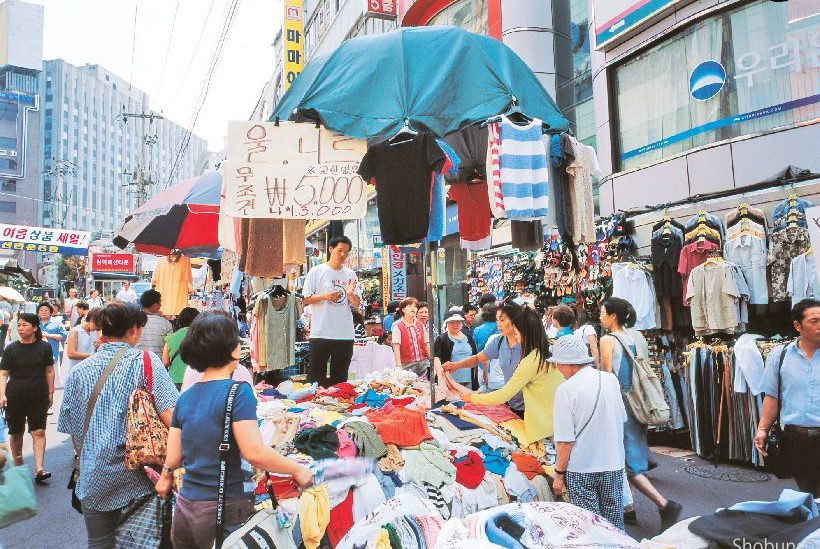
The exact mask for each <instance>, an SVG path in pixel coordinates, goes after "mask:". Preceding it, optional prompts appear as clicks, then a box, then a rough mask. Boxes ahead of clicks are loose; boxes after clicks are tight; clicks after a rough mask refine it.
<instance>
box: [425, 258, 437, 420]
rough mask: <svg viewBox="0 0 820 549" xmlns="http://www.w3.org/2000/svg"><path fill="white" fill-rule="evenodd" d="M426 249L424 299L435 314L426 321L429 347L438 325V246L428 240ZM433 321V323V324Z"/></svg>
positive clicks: (433, 377)
mask: <svg viewBox="0 0 820 549" xmlns="http://www.w3.org/2000/svg"><path fill="white" fill-rule="evenodd" d="M426 247H427V249H426V250H425V252H424V254H423V255H422V257H423V258H425V260H426V261H425V263H427V264H428V265H429V267H430V276H429V278H428V276H427V269H426V266H425V269H424V277H425V281H424V282H425V284H424V285H425V288H424V293H425V297H426V298H427V299H426V301H427V302H428V303H429V306H428V309H430V310H432V311H435V314H434V315H432V316H433V317H434V319H431V320H430V322H428V327H427V330H428V331H429V332H430V333H429V339H430V342H431V347H432V343H433V334H434V330H433V326H438V324H439V311H438V302H439V292H438V285H437V281H438V276H437V274H438V273H437V269H436V263H437V262H436V258H435V255H434V254H435V253H436V252H435V250H436V248H437V247H438V246H437V245H436V243H433V242H428V243H427V246H426ZM428 288H429V295H428V293H427V292H428ZM434 323H435V324H434ZM434 362H435V358H434V357H432V356H431V357H430V409H431V410H432V409H433V406H435V404H436V368H435V364H434Z"/></svg>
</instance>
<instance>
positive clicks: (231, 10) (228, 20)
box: [168, 0, 241, 185]
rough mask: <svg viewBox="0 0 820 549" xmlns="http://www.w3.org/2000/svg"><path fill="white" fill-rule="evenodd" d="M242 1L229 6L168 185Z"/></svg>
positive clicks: (179, 160)
mask: <svg viewBox="0 0 820 549" xmlns="http://www.w3.org/2000/svg"><path fill="white" fill-rule="evenodd" d="M240 3H241V0H232V3H231V4H230V5H229V6H228V8H227V10H226V15H225V22H224V24H223V26H222V33H221V34H220V36H219V39H218V41H217V44H216V47H215V48H214V53H213V56H212V58H211V63H210V65H209V67H208V72H207V73H206V75H205V81H204V82H203V85H202V91H201V92H200V94H199V98H198V99H197V103H196V107H195V108H194V111H193V113H192V116H191V122H190V124H189V125H188V128H189V129H187V130H186V131H185V134H184V136H183V138H182V144H181V146H180V148H179V151H178V152H177V155H176V157H175V159H174V163H173V165H172V167H171V172H170V173H169V175H168V185H170V184H171V182H172V181H173V179H174V176H175V175H176V172H177V169H178V168H179V166H180V165H181V163H182V159H183V158H184V157H185V153H186V151H187V150H188V146H189V145H190V143H191V135H192V134H193V130H194V127H196V122H197V119H198V118H199V113H200V112H201V111H202V107H203V106H204V105H205V101H206V100H207V98H208V92H209V91H210V88H211V80H212V78H213V75H214V72H215V70H216V66H217V64H218V63H219V59H220V57H221V56H222V50H223V49H224V47H225V42H226V40H227V37H228V34H230V31H231V27H232V26H233V21H234V18H235V17H236V12H237V11H238V9H239V4H240Z"/></svg>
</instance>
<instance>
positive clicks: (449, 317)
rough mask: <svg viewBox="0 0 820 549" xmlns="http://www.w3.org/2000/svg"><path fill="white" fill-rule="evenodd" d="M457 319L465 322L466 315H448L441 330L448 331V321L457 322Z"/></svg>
mask: <svg viewBox="0 0 820 549" xmlns="http://www.w3.org/2000/svg"><path fill="white" fill-rule="evenodd" d="M456 321H458V322H464V317H463V316H461V315H460V314H458V313H454V314H451V315H450V316H448V317H447V318H445V319H444V323H443V324H442V325H441V331H442V332H446V331H447V323H448V322H456Z"/></svg>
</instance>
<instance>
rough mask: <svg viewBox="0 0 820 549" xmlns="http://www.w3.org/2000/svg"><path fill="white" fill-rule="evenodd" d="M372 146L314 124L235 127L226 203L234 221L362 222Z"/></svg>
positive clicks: (230, 130)
mask: <svg viewBox="0 0 820 549" xmlns="http://www.w3.org/2000/svg"><path fill="white" fill-rule="evenodd" d="M366 151H367V143H366V142H365V141H362V140H359V139H353V138H350V137H345V136H343V135H339V134H336V133H334V132H331V131H329V130H326V129H325V128H317V127H315V126H314V125H313V124H298V123H295V122H282V123H281V124H279V126H277V125H275V124H273V123H255V122H229V123H228V157H227V159H226V160H225V162H224V163H223V166H224V169H225V197H224V199H223V203H222V211H223V213H224V214H225V215H228V216H230V217H267V218H286V219H361V218H363V217H364V216H365V214H366V213H367V189H366V188H365V187H366V185H365V182H364V181H363V180H362V178H361V176H359V175H358V174H357V173H356V172H357V171H358V169H359V162H361V159H362V158H363V157H364V154H365V152H366Z"/></svg>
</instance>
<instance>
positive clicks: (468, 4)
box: [427, 0, 489, 34]
mask: <svg viewBox="0 0 820 549" xmlns="http://www.w3.org/2000/svg"><path fill="white" fill-rule="evenodd" d="M427 24H428V25H454V26H456V27H459V28H461V29H464V30H468V31H470V32H474V33H476V34H488V33H489V24H488V23H487V0H458V1H457V2H453V3H452V4H450V5H449V6H447V7H446V8H444V9H443V10H441V11H440V12H438V13H437V14H435V15H434V16H433V17H431V18H430V21H429V22H428V23H427Z"/></svg>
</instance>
